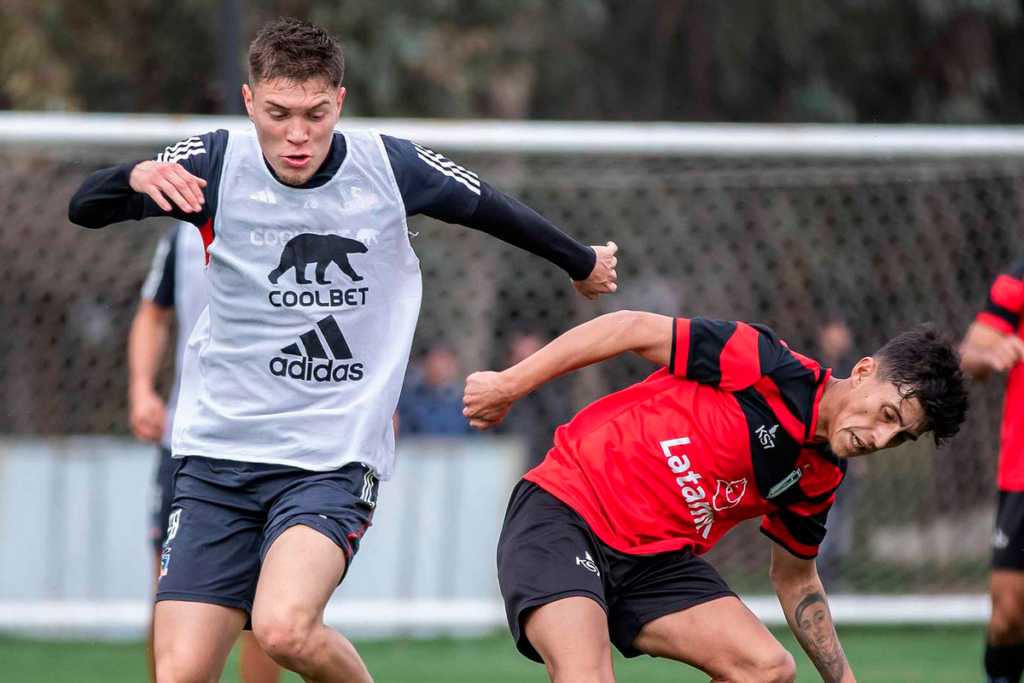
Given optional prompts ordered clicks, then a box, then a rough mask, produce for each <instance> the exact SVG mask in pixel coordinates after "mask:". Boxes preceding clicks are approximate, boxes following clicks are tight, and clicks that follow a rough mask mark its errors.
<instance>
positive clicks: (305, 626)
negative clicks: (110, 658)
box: [69, 18, 617, 683]
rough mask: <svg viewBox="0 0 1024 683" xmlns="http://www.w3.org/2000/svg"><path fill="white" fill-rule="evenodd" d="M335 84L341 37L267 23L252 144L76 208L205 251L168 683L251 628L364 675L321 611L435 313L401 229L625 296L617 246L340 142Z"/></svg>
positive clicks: (166, 565)
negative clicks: (194, 232)
mask: <svg viewBox="0 0 1024 683" xmlns="http://www.w3.org/2000/svg"><path fill="white" fill-rule="evenodd" d="M343 74H344V61H343V58H342V53H341V47H340V46H339V45H338V43H337V41H336V40H335V39H334V38H333V37H332V36H330V35H329V34H328V33H326V32H325V31H323V30H322V29H320V28H318V27H316V26H313V25H312V24H309V23H307V22H302V21H298V20H295V19H287V18H284V19H277V20H274V21H271V22H269V23H268V24H266V25H265V26H264V27H263V28H262V29H260V31H259V32H258V34H257V35H256V38H255V39H254V40H253V42H252V44H251V45H250V48H249V82H248V83H247V84H245V85H243V86H242V96H243V99H244V101H245V105H246V111H247V112H248V114H249V118H250V120H252V122H253V124H254V127H255V130H254V131H252V132H248V133H229V132H228V131H224V130H220V131H216V132H212V133H207V134H204V135H199V136H196V137H192V138H189V139H187V140H183V141H181V142H180V143H178V144H175V145H172V146H170V147H168V148H167V149H166V150H165V151H164V152H162V153H161V154H159V155H157V157H156V158H155V159H153V160H151V161H142V162H134V161H133V162H129V163H126V164H123V165H121V166H116V167H114V168H109V169H103V170H100V171H96V172H95V173H93V174H92V175H91V176H89V177H88V178H87V179H86V180H85V182H84V183H83V184H82V186H81V187H80V188H79V190H78V191H77V192H76V193H75V195H74V196H73V197H72V199H71V202H70V206H69V218H70V219H71V221H72V222H74V223H77V224H79V225H83V226H85V227H89V228H101V227H104V226H106V225H109V224H111V223H117V222H120V221H124V220H139V219H143V218H146V217H150V216H166V215H170V216H174V217H177V218H179V219H182V220H185V221H187V222H189V223H192V224H193V225H196V226H197V227H199V228H200V231H201V234H202V236H203V244H204V247H205V249H206V258H207V263H208V266H207V270H206V274H207V286H208V290H207V291H208V293H209V297H210V305H209V306H208V307H207V308H206V309H205V311H204V312H203V314H202V315H201V316H200V318H199V321H198V322H197V323H196V328H195V330H194V331H193V333H192V335H191V337H190V339H189V342H188V344H187V347H186V352H185V358H184V361H183V370H182V389H181V393H180V396H179V400H178V408H177V410H176V413H175V424H174V435H173V438H172V450H173V454H174V457H176V458H184V459H185V460H184V462H183V463H182V464H181V466H180V467H179V468H178V469H177V471H176V473H175V482H174V487H175V495H174V501H173V503H172V510H171V514H170V518H169V523H168V531H167V537H166V539H165V542H164V546H163V550H162V560H163V565H162V569H161V573H162V576H161V578H160V583H159V590H158V592H157V597H156V599H157V606H156V610H155V615H154V646H155V653H156V667H157V678H158V680H159V681H160V683H179V682H186V681H195V682H198V681H211V680H216V679H217V678H218V677H219V675H220V672H221V671H222V670H223V667H224V662H225V661H226V658H227V656H228V653H229V652H230V649H231V647H232V645H233V644H234V642H235V640H236V639H237V637H238V634H239V633H240V632H241V631H242V630H243V629H244V628H246V627H247V626H249V625H251V627H252V630H253V632H254V633H255V635H256V638H257V640H258V641H259V643H260V645H261V647H262V648H263V650H264V651H265V652H266V653H267V654H269V655H270V656H271V657H272V658H273V659H274V660H275V661H276V662H278V663H279V664H281V665H282V666H284V667H285V668H288V669H290V670H292V671H295V672H297V673H299V674H300V675H301V676H302V677H303V678H304V679H305V680H307V681H313V682H315V683H328V682H332V681H338V682H341V681H345V682H347V683H354V682H357V681H358V682H364V683H365V682H367V681H370V680H372V679H371V678H370V674H369V672H368V671H367V669H366V666H365V664H364V663H363V661H362V659H361V658H360V657H359V655H358V653H357V652H356V650H355V648H354V647H353V646H352V644H351V643H350V642H349V641H348V640H347V639H345V638H344V637H343V636H342V635H341V634H340V633H338V632H337V631H335V630H333V629H331V628H329V627H328V626H327V625H325V624H324V623H323V613H324V608H325V606H326V604H327V601H328V600H329V598H330V596H331V595H332V593H333V592H334V590H335V588H336V587H337V586H338V584H339V583H340V582H341V581H343V580H344V577H345V574H346V572H347V571H348V569H349V567H350V566H351V563H352V560H353V559H354V557H355V555H356V553H357V552H358V548H359V543H360V541H361V538H362V536H363V534H364V533H365V531H366V530H367V528H368V527H369V526H370V524H371V522H372V518H373V513H374V510H375V508H376V500H377V493H378V489H379V482H380V481H381V480H387V479H389V478H390V477H391V475H392V470H393V467H394V446H395V437H394V431H393V429H392V418H393V414H394V411H395V409H396V408H397V404H398V398H399V394H400V392H401V385H402V380H403V378H404V375H405V370H406V366H407V364H408V359H409V352H410V349H411V346H412V338H413V333H414V331H415V327H416V320H417V316H418V314H419V308H420V301H421V298H422V281H421V275H420V269H419V261H418V259H417V258H416V255H415V253H414V252H413V250H412V246H411V245H410V243H409V237H408V227H407V224H406V219H407V217H409V216H413V215H417V214H423V215H427V216H431V217H433V218H437V219H439V220H442V221H445V222H448V223H456V224H460V225H465V226H467V227H470V228H472V229H476V230H480V231H482V232H486V233H487V234H490V235H492V236H494V237H496V238H498V239H501V240H503V241H505V242H508V243H509V244H512V245H514V246H517V247H519V248H522V249H524V250H526V251H529V252H531V253H534V254H536V255H539V256H541V257H542V258H544V259H546V260H548V261H550V262H551V263H553V264H555V265H557V266H559V267H560V268H562V269H563V270H564V271H565V272H566V273H567V274H568V275H569V278H570V280H571V282H572V286H573V287H574V288H575V289H576V290H577V291H578V292H579V293H580V294H581V295H583V296H585V297H586V298H588V299H597V298H598V297H599V296H600V295H601V294H606V293H610V292H613V291H615V289H616V283H615V279H616V273H615V265H616V259H615V251H616V249H617V247H616V246H615V245H614V244H613V243H611V242H609V243H608V244H607V245H605V246H598V247H587V246H584V245H582V244H580V243H579V242H577V241H576V240H574V239H572V238H570V237H568V236H567V235H565V234H564V233H562V232H561V231H559V230H558V228H557V227H555V226H554V225H553V224H552V223H551V222H550V221H548V220H546V219H545V218H543V217H542V216H541V215H539V214H538V213H536V212H535V211H533V210H532V209H530V208H528V207H526V206H524V205H523V204H521V203H520V202H518V201H517V200H515V199H513V198H512V197H510V196H508V195H506V194H504V193H502V192H500V191H498V190H496V189H494V188H492V187H491V186H489V185H488V184H486V183H484V182H482V181H481V180H480V179H479V177H478V176H477V175H476V174H475V173H473V172H471V171H469V170H467V169H465V168H463V167H461V166H459V165H458V164H455V163H454V162H452V161H450V160H448V159H447V158H445V157H443V156H441V155H440V154H437V153H436V152H434V151H432V150H429V149H427V148H425V147H423V146H421V145H417V144H416V143H414V142H411V141H409V140H402V139H398V138H393V137H390V136H386V135H380V134H378V133H376V132H374V131H349V132H345V133H339V132H336V131H335V130H334V128H335V126H336V124H337V122H338V118H339V116H340V114H341V109H342V104H343V102H344V99H345V96H346V90H345V88H344V87H342V85H341V84H342V77H343ZM314 264H315V268H313V269H311V268H308V266H310V265H314ZM309 271H313V275H314V279H312V280H311V279H310V278H309V277H308V276H307V275H308V273H309Z"/></svg>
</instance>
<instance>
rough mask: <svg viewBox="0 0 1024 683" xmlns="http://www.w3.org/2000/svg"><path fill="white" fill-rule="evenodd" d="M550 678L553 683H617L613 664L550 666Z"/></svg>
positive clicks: (583, 663) (581, 663) (585, 663)
mask: <svg viewBox="0 0 1024 683" xmlns="http://www.w3.org/2000/svg"><path fill="white" fill-rule="evenodd" d="M548 677H549V678H551V681H552V683H615V672H614V670H613V669H612V666H611V662H610V661H609V662H608V663H607V664H606V665H601V664H600V663H595V662H575V663H572V664H562V665H558V666H554V665H551V664H548Z"/></svg>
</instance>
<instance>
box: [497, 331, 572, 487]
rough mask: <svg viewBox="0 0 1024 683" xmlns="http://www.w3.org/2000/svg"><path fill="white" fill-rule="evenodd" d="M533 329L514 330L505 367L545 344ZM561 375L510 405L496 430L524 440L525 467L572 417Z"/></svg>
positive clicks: (535, 460) (540, 455)
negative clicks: (510, 407)
mask: <svg viewBox="0 0 1024 683" xmlns="http://www.w3.org/2000/svg"><path fill="white" fill-rule="evenodd" d="M548 341H549V340H547V339H545V338H544V337H542V336H541V335H539V334H537V333H536V332H529V331H528V332H518V333H516V334H515V335H514V336H513V337H512V340H511V342H510V343H509V352H508V353H509V358H508V364H507V365H508V367H511V366H513V365H515V364H516V363H518V362H520V361H521V360H523V359H524V358H526V357H527V356H530V355H533V354H534V353H535V352H537V351H539V350H540V349H541V348H543V347H544V345H545V344H547V342H548ZM569 397H570V392H569V389H568V383H567V381H566V379H565V378H561V379H556V380H554V381H552V382H549V383H547V384H545V385H544V386H542V387H541V388H540V389H538V390H537V391H535V392H533V393H532V394H530V395H529V396H526V397H525V398H523V399H522V400H520V401H519V402H517V403H516V405H515V406H513V408H512V410H510V411H509V413H508V416H507V417H506V418H505V420H504V422H502V423H501V425H500V427H499V432H500V433H502V434H509V435H515V436H519V437H521V438H522V439H523V440H524V441H525V442H526V462H525V464H526V469H533V468H534V467H536V466H537V465H539V464H540V463H541V461H542V460H544V456H545V455H547V453H548V451H549V450H551V446H552V442H553V441H554V438H555V430H556V429H558V427H560V426H561V425H563V424H565V423H566V422H568V421H569V420H571V419H572V416H573V405H572V402H571V400H570V398H569Z"/></svg>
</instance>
